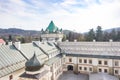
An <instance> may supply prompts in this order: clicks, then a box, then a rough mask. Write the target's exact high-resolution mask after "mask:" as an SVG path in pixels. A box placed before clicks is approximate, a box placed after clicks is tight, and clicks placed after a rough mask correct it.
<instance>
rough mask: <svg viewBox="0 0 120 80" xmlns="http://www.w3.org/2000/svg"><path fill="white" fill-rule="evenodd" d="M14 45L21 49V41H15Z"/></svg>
mask: <svg viewBox="0 0 120 80" xmlns="http://www.w3.org/2000/svg"><path fill="white" fill-rule="evenodd" d="M14 45H15V47H16V48H17V49H18V50H20V48H21V42H20V41H19V42H15V43H14Z"/></svg>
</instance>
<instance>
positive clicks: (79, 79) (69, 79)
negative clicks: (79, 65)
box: [58, 71, 89, 80]
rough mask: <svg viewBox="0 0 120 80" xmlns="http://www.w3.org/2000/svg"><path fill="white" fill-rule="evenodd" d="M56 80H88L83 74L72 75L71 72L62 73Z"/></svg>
mask: <svg viewBox="0 0 120 80" xmlns="http://www.w3.org/2000/svg"><path fill="white" fill-rule="evenodd" d="M58 80H89V79H88V75H85V74H80V73H79V74H74V73H73V72H72V71H67V72H63V74H62V75H61V76H60V77H59V78H58Z"/></svg>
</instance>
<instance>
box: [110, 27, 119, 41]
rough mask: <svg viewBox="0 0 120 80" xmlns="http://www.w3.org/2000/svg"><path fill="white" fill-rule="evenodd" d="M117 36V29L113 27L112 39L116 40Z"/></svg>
mask: <svg viewBox="0 0 120 80" xmlns="http://www.w3.org/2000/svg"><path fill="white" fill-rule="evenodd" d="M116 38H117V33H116V31H115V29H112V31H111V33H110V39H112V40H113V41H116Z"/></svg>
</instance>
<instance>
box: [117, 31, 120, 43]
mask: <svg viewBox="0 0 120 80" xmlns="http://www.w3.org/2000/svg"><path fill="white" fill-rule="evenodd" d="M116 40H117V41H120V31H117V38H116Z"/></svg>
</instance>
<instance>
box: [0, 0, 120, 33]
mask: <svg viewBox="0 0 120 80" xmlns="http://www.w3.org/2000/svg"><path fill="white" fill-rule="evenodd" d="M51 20H53V22H54V23H55V25H56V26H57V27H59V28H63V29H68V30H74V31H77V32H86V31H88V30H89V29H91V28H94V29H95V28H96V27H97V26H98V25H99V26H102V28H103V29H109V28H114V27H120V0H0V28H21V29H27V30H41V28H43V29H45V28H46V27H47V26H48V24H49V23H50V21H51Z"/></svg>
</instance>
